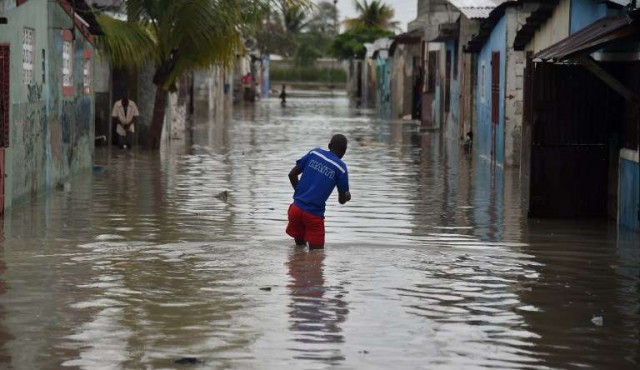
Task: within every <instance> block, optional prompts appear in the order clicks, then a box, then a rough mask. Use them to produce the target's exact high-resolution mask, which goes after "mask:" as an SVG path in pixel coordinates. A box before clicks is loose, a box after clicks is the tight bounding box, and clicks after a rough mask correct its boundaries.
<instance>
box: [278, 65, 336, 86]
mask: <svg viewBox="0 0 640 370" xmlns="http://www.w3.org/2000/svg"><path fill="white" fill-rule="evenodd" d="M270 78H271V81H272V82H274V81H276V82H324V83H345V82H347V72H346V71H345V70H344V69H341V68H317V67H294V68H274V69H272V70H271V71H270Z"/></svg>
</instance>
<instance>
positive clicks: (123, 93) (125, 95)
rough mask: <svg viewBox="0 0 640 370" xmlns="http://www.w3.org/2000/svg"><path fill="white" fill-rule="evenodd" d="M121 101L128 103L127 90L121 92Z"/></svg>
mask: <svg viewBox="0 0 640 370" xmlns="http://www.w3.org/2000/svg"><path fill="white" fill-rule="evenodd" d="M122 101H123V102H127V101H129V90H124V91H123V92H122Z"/></svg>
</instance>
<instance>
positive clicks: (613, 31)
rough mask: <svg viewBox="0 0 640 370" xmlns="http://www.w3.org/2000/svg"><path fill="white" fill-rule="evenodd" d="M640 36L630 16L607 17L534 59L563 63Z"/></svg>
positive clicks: (535, 56)
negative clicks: (619, 41) (617, 42)
mask: <svg viewBox="0 0 640 370" xmlns="http://www.w3.org/2000/svg"><path fill="white" fill-rule="evenodd" d="M637 34H638V25H637V22H636V21H634V20H633V19H631V18H630V17H628V16H626V15H625V16H619V17H606V18H602V19H600V20H599V21H597V22H594V23H592V24H591V25H590V26H587V27H585V28H584V29H582V30H580V31H578V32H576V33H574V34H573V35H571V36H569V37H567V38H565V39H564V40H562V41H559V42H557V43H556V44H553V45H551V46H550V47H548V48H546V49H544V50H541V51H539V52H538V53H537V54H535V55H534V59H536V60H541V61H544V62H556V63H562V62H565V61H567V60H572V59H576V58H580V57H583V56H587V55H589V54H591V53H593V52H595V51H597V50H600V49H602V48H603V47H604V46H606V45H608V44H610V43H612V42H614V41H618V40H622V39H625V38H628V37H631V36H634V35H637Z"/></svg>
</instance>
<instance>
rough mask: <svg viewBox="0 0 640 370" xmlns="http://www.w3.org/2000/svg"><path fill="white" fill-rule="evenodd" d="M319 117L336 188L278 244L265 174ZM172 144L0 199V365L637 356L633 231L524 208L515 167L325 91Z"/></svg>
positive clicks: (290, 159) (593, 362) (275, 178)
mask: <svg viewBox="0 0 640 370" xmlns="http://www.w3.org/2000/svg"><path fill="white" fill-rule="evenodd" d="M338 132H342V133H345V134H346V135H347V136H348V137H349V139H350V140H351V141H350V147H349V150H348V152H347V155H346V156H345V158H344V160H345V162H346V163H347V164H348V166H349V169H350V172H351V175H350V179H351V191H352V194H353V200H352V202H350V203H348V204H347V205H345V206H340V205H339V204H338V202H337V196H334V197H332V199H330V201H329V205H328V210H327V248H326V249H325V250H324V251H308V250H306V249H303V248H296V247H295V246H294V244H293V243H292V241H290V240H289V239H288V238H287V237H286V236H285V235H284V227H285V224H286V209H287V206H288V204H289V202H290V200H291V199H290V198H291V193H292V191H291V189H290V185H289V184H288V179H287V173H288V171H289V170H290V168H291V167H292V166H293V164H294V161H295V160H296V159H297V158H298V157H300V156H301V155H302V154H304V153H305V152H306V151H307V150H309V149H312V148H314V147H317V146H321V147H325V146H326V143H327V142H328V140H329V138H330V136H331V135H332V134H333V133H338ZM193 140H194V143H195V144H194V145H193V146H191V145H186V146H184V145H180V144H178V143H176V144H175V145H174V146H173V148H172V150H168V151H165V152H163V153H161V154H158V155H151V154H149V153H144V152H136V151H134V152H123V151H118V150H113V151H108V150H97V152H96V163H97V164H99V165H100V166H104V169H105V170H104V171H103V172H94V173H85V174H81V175H79V176H77V177H75V178H74V179H73V180H72V181H71V184H70V189H69V188H68V189H67V190H69V191H65V189H64V188H63V189H60V190H53V191H52V192H51V193H50V194H49V195H48V196H47V197H40V198H37V199H34V200H32V202H31V203H29V204H27V203H25V204H23V205H22V206H19V207H16V208H15V209H14V210H13V211H12V212H11V213H10V214H8V215H7V216H6V219H5V221H4V230H3V241H2V245H1V248H0V368H14V369H55V368H81V369H100V368H109V369H113V368H116V369H117V368H127V369H137V368H182V367H183V366H187V365H182V364H181V363H176V362H175V361H176V360H180V359H182V360H184V361H185V362H187V363H188V362H192V363H193V364H192V366H193V367H195V368H243V369H244V368H261V369H272V368H277V367H279V368H303V369H315V368H329V367H335V368H345V369H348V368H367V369H368V368H380V369H388V368H409V369H414V368H425V369H435V368H476V367H500V368H572V367H595V368H616V369H621V368H637V367H638V362H639V361H640V354H639V351H640V350H639V348H640V343H639V339H638V338H639V331H640V313H639V307H640V306H639V302H640V285H639V284H640V243H639V242H638V238H637V236H636V235H635V234H633V233H628V232H624V231H620V232H618V231H617V230H616V228H615V227H614V226H612V225H610V224H607V223H604V222H593V221H591V222H559V221H536V220H527V219H526V218H525V217H524V215H523V211H522V209H523V208H522V206H521V200H520V199H521V198H522V195H521V193H520V191H519V181H518V174H517V172H513V171H506V170H503V169H501V168H492V167H491V166H490V165H488V164H487V163H486V162H485V161H483V160H482V159H480V158H472V157H471V156H470V155H468V154H465V153H462V152H458V151H457V150H456V148H455V145H448V144H447V143H446V142H444V141H442V140H441V138H440V136H439V135H437V134H435V133H426V134H423V135H417V134H416V133H415V127H414V126H413V125H412V124H410V123H406V122H405V123H402V122H384V121H379V120H376V119H373V118H372V115H371V112H367V111H357V110H355V109H352V108H350V107H349V105H348V103H347V101H346V100H345V99H344V98H342V97H334V98H307V99H291V100H290V101H289V102H288V106H287V107H286V108H285V109H282V108H281V107H280V106H279V104H278V101H276V100H273V101H263V102H261V103H259V104H258V105H257V106H256V107H255V108H245V109H238V110H237V111H236V112H235V114H234V117H233V119H232V120H230V121H229V122H227V123H225V124H218V125H211V124H208V123H207V122H206V120H205V119H201V120H200V121H199V122H198V125H197V129H196V130H195V131H194V134H193ZM593 315H597V316H601V317H602V318H603V324H602V326H599V325H596V324H594V322H592V316H593ZM596 323H597V320H596Z"/></svg>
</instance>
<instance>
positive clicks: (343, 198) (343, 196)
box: [338, 191, 351, 204]
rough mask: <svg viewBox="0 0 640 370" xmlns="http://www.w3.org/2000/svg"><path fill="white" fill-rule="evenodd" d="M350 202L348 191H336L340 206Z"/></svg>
mask: <svg viewBox="0 0 640 370" xmlns="http://www.w3.org/2000/svg"><path fill="white" fill-rule="evenodd" d="M350 200H351V192H348V191H338V202H339V203H340V204H345V203H347V202H348V201H350Z"/></svg>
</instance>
